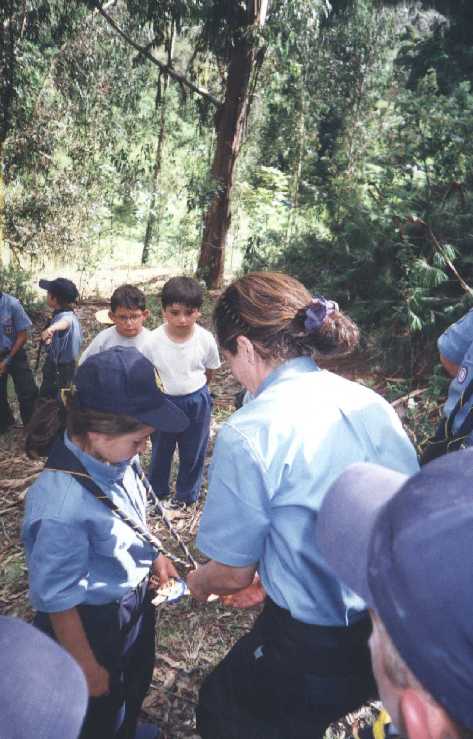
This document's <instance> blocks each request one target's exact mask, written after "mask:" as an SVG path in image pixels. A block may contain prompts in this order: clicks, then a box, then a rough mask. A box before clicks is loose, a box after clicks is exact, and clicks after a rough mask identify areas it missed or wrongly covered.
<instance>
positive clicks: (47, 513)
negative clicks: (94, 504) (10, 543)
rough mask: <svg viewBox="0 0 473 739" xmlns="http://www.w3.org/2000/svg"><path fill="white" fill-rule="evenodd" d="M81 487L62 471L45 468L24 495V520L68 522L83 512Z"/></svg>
mask: <svg viewBox="0 0 473 739" xmlns="http://www.w3.org/2000/svg"><path fill="white" fill-rule="evenodd" d="M82 499H83V487H82V485H81V484H80V483H79V482H78V481H77V480H75V479H74V478H73V476H72V475H70V474H68V473H67V472H63V471H62V470H55V469H49V468H45V469H44V470H43V471H42V472H41V473H40V475H39V476H38V477H37V479H36V480H35V482H34V483H33V484H32V485H31V487H30V488H29V490H28V492H27V495H26V520H28V519H29V520H30V521H32V520H37V519H41V518H54V519H57V520H62V521H64V522H68V521H69V520H71V519H75V518H76V516H77V514H78V513H81V511H82V510H83V500H82Z"/></svg>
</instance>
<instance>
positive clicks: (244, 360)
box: [223, 336, 274, 394]
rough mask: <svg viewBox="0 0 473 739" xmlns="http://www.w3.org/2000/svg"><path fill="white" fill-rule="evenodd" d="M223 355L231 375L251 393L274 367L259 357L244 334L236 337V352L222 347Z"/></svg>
mask: <svg viewBox="0 0 473 739" xmlns="http://www.w3.org/2000/svg"><path fill="white" fill-rule="evenodd" d="M223 356H224V358H225V360H226V361H227V362H228V364H229V365H230V369H231V371H232V375H233V377H234V378H235V379H236V380H238V382H240V383H241V384H242V385H243V387H244V388H246V389H247V390H249V391H250V393H253V394H254V393H255V392H256V390H257V389H258V387H259V386H260V384H261V383H262V382H263V380H264V379H265V378H266V377H267V376H268V375H269V373H270V372H271V371H272V370H273V369H274V367H273V365H271V364H269V363H267V362H265V361H264V360H263V359H262V358H261V356H260V355H259V354H258V352H257V351H256V350H255V347H254V346H253V344H252V343H251V341H250V340H249V339H247V338H246V336H239V337H238V338H237V351H236V354H231V353H230V352H229V351H227V350H225V349H224V350H223Z"/></svg>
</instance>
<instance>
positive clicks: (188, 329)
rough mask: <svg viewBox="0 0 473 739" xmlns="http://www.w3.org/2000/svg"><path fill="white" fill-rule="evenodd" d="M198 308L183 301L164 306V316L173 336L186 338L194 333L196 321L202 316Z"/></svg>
mask: <svg viewBox="0 0 473 739" xmlns="http://www.w3.org/2000/svg"><path fill="white" fill-rule="evenodd" d="M200 315H201V314H200V310H199V309H198V308H190V307H189V306H188V305H183V304H182V303H172V304H171V305H168V306H167V307H166V308H163V318H164V320H165V321H166V323H167V327H168V331H169V333H170V334H171V336H175V337H176V338H178V339H184V338H186V337H187V336H190V335H191V334H192V331H193V328H194V324H195V322H196V321H197V320H198V319H199V318H200Z"/></svg>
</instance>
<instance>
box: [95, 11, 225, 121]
mask: <svg viewBox="0 0 473 739" xmlns="http://www.w3.org/2000/svg"><path fill="white" fill-rule="evenodd" d="M95 7H96V8H97V10H98V12H99V13H100V15H101V16H102V17H103V18H105V20H106V21H107V23H108V24H109V25H110V26H111V27H112V28H113V30H114V31H116V33H118V34H119V36H121V37H122V38H123V39H124V40H125V41H126V42H127V44H129V45H130V46H132V47H133V48H134V49H136V51H138V52H139V54H140V55H141V56H144V57H145V58H146V59H148V60H149V61H150V62H152V63H153V64H155V65H156V66H157V67H159V69H160V70H161V71H162V72H164V73H165V74H167V75H169V77H171V79H173V80H175V81H176V82H179V84H181V85H184V86H185V87H188V88H189V90H192V92H196V93H197V94H198V95H200V96H201V97H203V98H205V99H206V100H208V101H209V102H210V103H212V105H215V107H216V108H220V106H221V105H222V102H221V101H220V100H219V99H218V98H216V97H215V96H214V95H212V93H210V92H209V91H208V90H206V89H205V88H203V87H199V86H198V85H195V84H194V83H193V82H191V80H189V79H187V77H185V76H184V75H183V74H180V73H179V72H176V71H175V70H174V69H173V68H172V67H170V66H169V65H168V64H163V62H160V61H159V59H156V57H154V56H153V55H152V54H150V52H149V51H148V48H149V47H144V46H140V45H139V44H137V43H136V42H135V41H133V39H131V38H130V37H129V36H128V35H127V34H126V33H125V32H124V31H123V30H122V29H121V28H120V27H119V26H118V25H117V23H115V21H114V20H113V18H111V17H110V16H109V14H108V13H106V12H105V10H104V8H103V7H102V5H101V4H100V3H99V2H98V0H95Z"/></svg>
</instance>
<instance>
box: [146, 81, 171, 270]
mask: <svg viewBox="0 0 473 739" xmlns="http://www.w3.org/2000/svg"><path fill="white" fill-rule="evenodd" d="M167 89H168V76H167V75H164V79H163V86H162V91H161V108H160V110H161V114H160V117H159V135H158V143H157V146H156V157H155V160H154V169H153V181H152V188H153V189H152V192H151V201H150V204H149V213H148V222H147V224H146V233H145V238H144V242H143V252H142V254H141V264H147V263H148V261H149V256H150V248H151V241H152V238H153V232H154V230H155V226H156V221H157V218H156V201H157V200H158V197H159V180H160V177H161V164H162V161H163V146H164V138H165V130H166V93H167Z"/></svg>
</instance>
